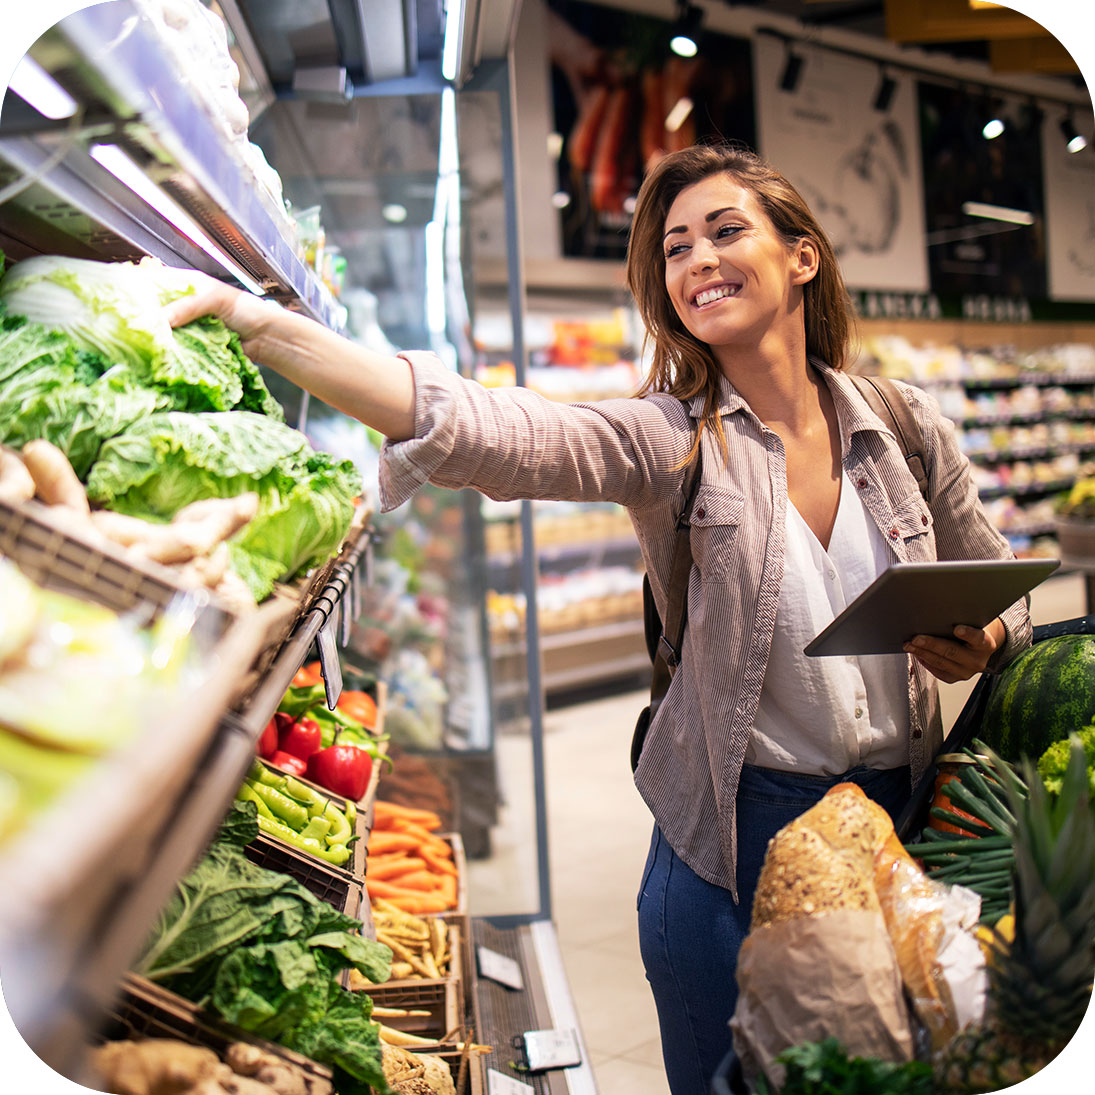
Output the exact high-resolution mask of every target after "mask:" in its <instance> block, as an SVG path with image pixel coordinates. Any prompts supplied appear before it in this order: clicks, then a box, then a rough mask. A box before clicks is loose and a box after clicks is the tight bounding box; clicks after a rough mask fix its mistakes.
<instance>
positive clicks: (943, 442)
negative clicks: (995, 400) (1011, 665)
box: [899, 384, 1032, 673]
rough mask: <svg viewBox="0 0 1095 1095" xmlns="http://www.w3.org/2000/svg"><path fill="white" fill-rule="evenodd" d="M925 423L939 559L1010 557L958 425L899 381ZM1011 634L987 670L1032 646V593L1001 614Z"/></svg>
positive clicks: (924, 394)
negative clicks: (958, 434)
mask: <svg viewBox="0 0 1095 1095" xmlns="http://www.w3.org/2000/svg"><path fill="white" fill-rule="evenodd" d="M899 387H900V389H901V391H902V393H903V394H904V395H905V398H906V399H907V400H908V401H909V403H910V405H911V407H912V410H913V414H914V415H915V416H916V418H917V421H918V422H919V424H920V427H921V430H922V433H923V436H924V440H925V445H926V450H927V451H926V453H925V456H926V457H927V464H928V504H929V507H930V509H931V513H932V522H933V525H934V528H935V546H936V554H937V556H938V558H940V559H1011V558H1014V557H1015V556H1014V552H1013V551H1012V550H1011V545H1010V544H1009V543H1008V541H1007V539H1006V538H1005V537H1004V536H1003V534H1002V533H1001V532H1000V531H999V530H998V529H997V528H996V527H995V526H994V525H993V524H992V522H991V521H990V520H989V518H988V515H987V514H986V513H985V510H984V507H983V506H982V505H981V500H980V498H979V497H978V494H977V486H976V484H975V483H974V482H973V477H972V476H971V475H970V462H969V459H968V458H967V457H966V455H965V454H964V453H963V452H962V450H961V449H960V447H959V445H958V439H957V437H956V436H955V428H954V423H952V422H951V421H950V420H949V419H947V418H945V417H944V416H943V414H942V412H941V411H940V409H939V404H938V403H937V402H936V400H935V399H934V398H933V397H932V396H931V395H929V394H928V393H927V392H925V391H924V390H923V389H921V388H917V387H914V386H912V385H909V384H901V385H899ZM1000 619H1001V621H1002V622H1003V624H1004V629H1005V631H1006V632H1007V639H1006V641H1005V643H1004V645H1003V646H1001V647H1000V649H999V650H997V651H996V652H995V653H994V654H993V656H992V658H990V659H989V664H988V670H989V672H991V673H996V672H999V671H1000V670H1001V669H1002V668H1003V667H1004V666H1005V665H1007V664H1008V662H1010V661H1011V660H1012V659H1013V658H1014V657H1015V656H1016V655H1017V654H1019V653H1020V652H1022V651H1023V650H1025V649H1026V648H1027V647H1028V646H1030V644H1031V638H1032V632H1031V623H1030V597H1029V596H1026V597H1024V598H1023V599H1022V600H1020V601H1016V602H1015V604H1013V605H1011V607H1010V608H1008V609H1006V610H1005V611H1004V612H1002V613H1001V614H1000Z"/></svg>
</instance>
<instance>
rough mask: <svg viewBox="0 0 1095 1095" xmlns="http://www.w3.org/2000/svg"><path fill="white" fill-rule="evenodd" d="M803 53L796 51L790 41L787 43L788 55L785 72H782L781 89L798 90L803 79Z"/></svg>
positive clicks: (784, 65)
mask: <svg viewBox="0 0 1095 1095" xmlns="http://www.w3.org/2000/svg"><path fill="white" fill-rule="evenodd" d="M802 63H803V62H802V54H801V53H795V51H794V50H793V49H791V46H790V43H788V45H787V55H786V57H785V58H784V61H783V72H782V73H780V77H779V87H780V90H781V91H796V90H797V89H798V85H799V81H800V80H801V79H802Z"/></svg>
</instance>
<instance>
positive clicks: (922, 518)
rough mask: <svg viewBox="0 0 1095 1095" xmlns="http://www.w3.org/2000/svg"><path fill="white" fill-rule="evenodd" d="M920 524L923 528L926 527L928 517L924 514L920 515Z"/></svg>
mask: <svg viewBox="0 0 1095 1095" xmlns="http://www.w3.org/2000/svg"><path fill="white" fill-rule="evenodd" d="M920 523H921V524H922V525H924V526H925V528H926V527H927V524H928V515H927V514H926V513H922V514H921V515H920Z"/></svg>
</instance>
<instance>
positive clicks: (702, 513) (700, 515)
mask: <svg viewBox="0 0 1095 1095" xmlns="http://www.w3.org/2000/svg"><path fill="white" fill-rule="evenodd" d="M696 516H697V517H698V518H699V519H700V520H701V521H702V520H703V519H704V518H705V517H706V516H707V510H705V509H704V508H703V506H700V508H699V509H698V510H696Z"/></svg>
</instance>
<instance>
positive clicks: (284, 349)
mask: <svg viewBox="0 0 1095 1095" xmlns="http://www.w3.org/2000/svg"><path fill="white" fill-rule="evenodd" d="M193 281H194V285H195V290H196V291H195V292H194V293H192V294H190V295H188V296H185V297H180V298H179V299H178V300H176V301H173V302H172V303H171V304H169V305H167V307H166V312H167V318H168V322H170V324H171V325H172V326H173V327H178V326H181V325H182V324H184V323H189V322H190V321H191V320H193V319H197V318H198V317H199V316H204V315H214V316H218V317H219V318H220V319H222V320H223V321H224V323H225V325H226V326H228V327H229V328H230V329H231V330H233V331H235V332H236V333H237V334H238V335H239V336H240V341H241V343H242V345H243V352H244V353H245V354H247V356H248V357H250V358H252V359H253V360H254V361H257V362H259V363H260V364H262V365H265V366H267V367H268V368H270V369H273V370H274V372H276V373H280V374H281V375H282V376H283V377H285V378H286V380H290V381H292V382H293V383H294V384H296V385H298V386H299V387H301V388H304V389H305V390H306V391H309V392H311V393H312V395H314V396H316V398H317V399H321V400H323V402H324V403H327V404H329V405H330V406H332V407H334V408H336V409H337V410H340V411H342V412H343V413H345V414H348V415H351V416H353V417H354V418H356V419H358V420H360V421H361V422H364V423H365V424H366V425H367V426H372V427H373V429H375V430H379V431H380V432H381V433H382V434H384V436H385V437H389V438H391V439H392V440H393V441H405V440H406V439H407V438H410V437H413V436H414V377H413V374H412V373H411V367H410V365H409V364H408V363H407V362H406V361H404V360H403V359H402V358H399V357H389V356H387V355H385V354H378V353H375V352H374V351H372V350H368V349H366V348H365V347H364V346H360V345H358V344H357V343H356V342H352V341H350V340H349V339H347V338H343V337H342V336H341V335H337V334H335V333H334V332H333V331H330V330H328V329H327V328H326V327H324V326H323V325H322V324H321V323H317V322H315V321H314V320H311V319H308V318H307V317H306V316H303V315H300V314H298V313H296V312H291V311H289V310H288V309H287V308H282V307H281V306H280V305H278V304H275V303H274V302H273V301H268V300H262V299H261V298H259V297H256V296H255V295H254V294H252V293H247V292H244V291H242V290H239V289H234V288H232V287H231V286H230V285H226V284H225V283H224V282H221V281H217V280H216V278H211V277H208V276H206V275H204V274H195V275H194V277H193Z"/></svg>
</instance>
